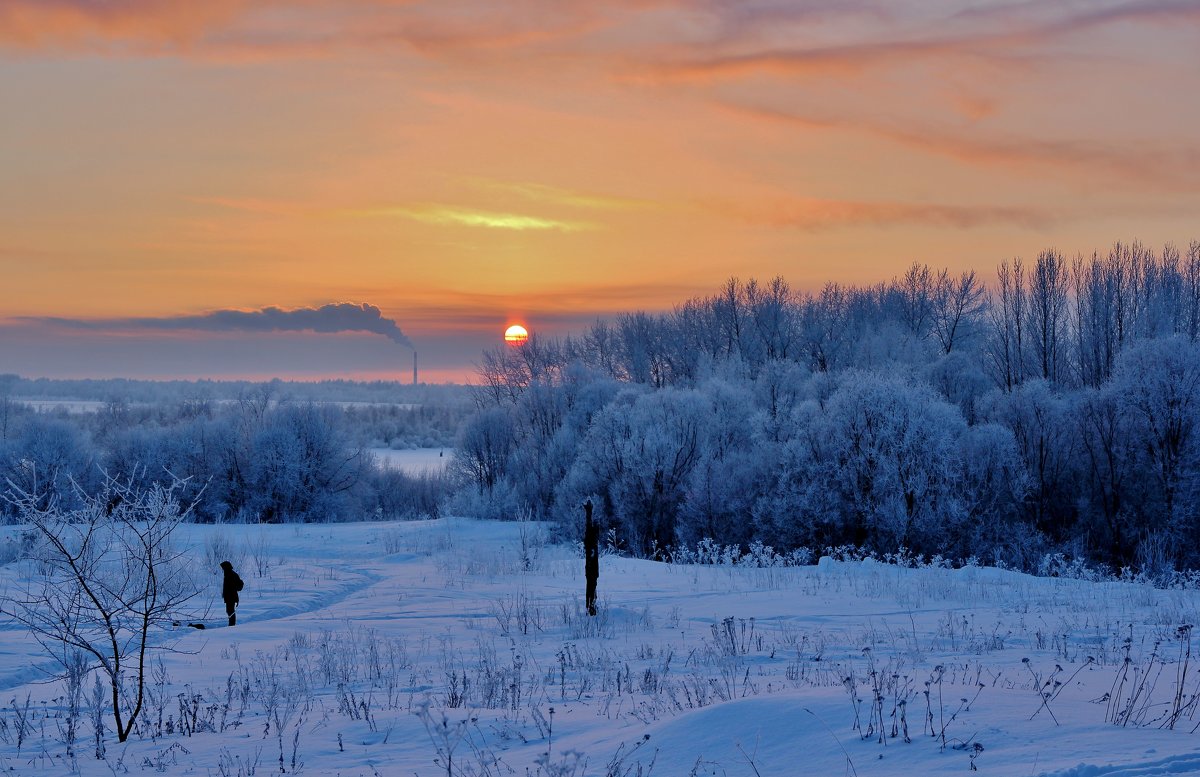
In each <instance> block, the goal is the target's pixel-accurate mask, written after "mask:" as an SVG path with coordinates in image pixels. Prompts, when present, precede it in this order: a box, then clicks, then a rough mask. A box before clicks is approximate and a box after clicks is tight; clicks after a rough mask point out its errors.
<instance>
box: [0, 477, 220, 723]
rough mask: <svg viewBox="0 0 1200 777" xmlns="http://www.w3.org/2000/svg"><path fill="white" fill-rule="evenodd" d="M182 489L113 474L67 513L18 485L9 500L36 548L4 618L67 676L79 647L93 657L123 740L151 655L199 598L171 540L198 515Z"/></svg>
mask: <svg viewBox="0 0 1200 777" xmlns="http://www.w3.org/2000/svg"><path fill="white" fill-rule="evenodd" d="M177 485H178V484H177V483H176V484H174V485H173V486H172V487H169V488H162V487H160V486H158V485H154V486H152V487H150V488H149V489H147V490H140V489H137V488H135V487H134V485H133V483H132V482H131V481H128V480H126V481H119V480H115V479H112V478H106V479H105V482H104V485H103V487H102V488H101V489H100V490H98V491H97V492H96V493H94V494H88V493H82V492H81V493H80V494H78V498H77V500H76V504H77V505H78V507H74V508H70V509H65V508H63V507H60V506H59V505H58V504H55V503H52V504H50V505H49V506H46V505H45V504H44V500H42V499H41V498H40V496H39V495H38V494H34V493H29V492H26V491H23V490H21V489H20V488H12V489H11V490H10V491H9V495H8V498H9V500H10V502H11V504H12V505H13V506H14V507H15V508H16V511H17V514H18V516H19V518H20V520H21V522H23V523H26V524H29V525H30V526H32V527H33V529H34V531H35V532H36V533H37V537H38V543H37V545H36V546H35V548H34V550H33V551H32V558H31V559H30V561H29V564H30V567H29V574H28V577H27V579H26V583H25V584H24V586H23V587H22V588H21V589H20V590H17V591H15V592H6V594H5V596H4V597H3V598H0V612H3V613H4V614H5V615H7V616H8V617H10V618H12V619H13V620H15V621H16V622H18V623H20V624H21V625H23V626H25V627H26V628H27V629H29V633H30V634H31V635H32V636H33V638H34V639H36V640H37V641H38V642H39V643H40V644H41V646H42V647H43V648H44V649H45V651H46V653H47V654H48V655H50V656H51V657H53V658H54V659H55V660H57V661H58V662H59V663H60V664H61V665H62V666H63V668H64V670H65V669H66V668H67V667H68V666H69V665H70V663H71V662H72V654H73V653H75V652H77V651H82V653H83V654H84V655H86V656H87V658H88V659H89V660H91V661H94V665H95V666H96V667H97V668H98V669H99V672H100V674H101V676H103V677H104V678H105V680H106V683H107V685H108V689H109V704H110V705H111V707H110V711H111V713H112V717H113V723H114V731H115V732H116V734H117V739H118V741H121V742H124V741H125V740H126V739H128V737H129V734H130V732H132V730H133V727H134V726H135V725H136V723H137V719H138V716H139V715H140V714H141V711H142V706H143V701H144V699H145V687H146V679H147V673H148V671H149V668H150V667H149V665H148V664H147V658H148V657H149V655H150V651H152V650H155V649H160V648H163V647H164V643H163V642H162V636H163V632H164V631H165V630H166V629H168V628H170V626H171V624H172V623H173V622H174V621H176V620H177V619H179V618H180V617H182V616H183V615H184V611H185V608H186V607H187V605H188V602H189V601H190V600H191V599H192V598H193V597H195V596H196V594H197V592H198V588H197V586H196V583H195V581H194V580H193V579H192V577H191V575H190V573H189V567H188V566H187V565H186V564H185V563H183V558H182V553H181V552H180V550H179V548H178V547H176V546H175V545H174V543H173V539H172V537H173V534H174V532H175V530H176V529H177V528H178V526H179V524H180V523H181V522H182V521H183V520H184V519H185V518H186V517H187V515H188V513H189V512H190V509H191V506H190V505H180V503H179V501H178V500H177V498H176V497H177V493H176V491H177V488H176V487H175V486H177Z"/></svg>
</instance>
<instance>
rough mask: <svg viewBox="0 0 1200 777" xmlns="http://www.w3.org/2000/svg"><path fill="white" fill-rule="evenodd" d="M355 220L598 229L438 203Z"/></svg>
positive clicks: (524, 228)
mask: <svg viewBox="0 0 1200 777" xmlns="http://www.w3.org/2000/svg"><path fill="white" fill-rule="evenodd" d="M352 213H353V214H354V215H358V216H376V217H399V218H405V219H410V220H412V221H419V222H422V223H424V224H438V225H444V226H462V227H480V228H483V229H507V230H513V231H516V232H526V231H557V232H579V231H582V230H587V229H597V228H598V225H596V224H592V223H589V222H585V221H563V220H561V219H552V218H545V217H542V216H530V215H527V214H523V213H504V212H500V211H491V210H479V209H477V208H464V207H459V206H456V205H441V204H438V203H419V204H414V205H396V206H391V207H386V208H370V209H367V210H357V211H353V212H352Z"/></svg>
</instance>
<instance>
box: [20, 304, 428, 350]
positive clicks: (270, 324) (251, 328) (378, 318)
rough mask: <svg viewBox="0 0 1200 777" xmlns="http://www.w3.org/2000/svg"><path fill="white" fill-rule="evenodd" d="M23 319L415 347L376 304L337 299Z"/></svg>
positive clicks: (103, 327)
mask: <svg viewBox="0 0 1200 777" xmlns="http://www.w3.org/2000/svg"><path fill="white" fill-rule="evenodd" d="M21 320H23V321H29V322H36V323H43V324H54V325H56V326H64V327H70V328H72V329H92V330H108V329H149V330H159V331H203V332H323V333H333V332H369V333H371V334H377V335H383V336H384V337H386V338H388V339H389V340H392V341H393V342H396V343H400V344H401V345H407V346H408V347H410V348H411V347H413V344H412V341H411V340H409V339H408V336H407V335H405V334H404V332H402V331H400V327H399V326H398V325H397V324H396V322H395V321H393V320H392V319H390V318H387V317H385V316H384V315H383V313H382V312H381V311H380V310H379V308H377V307H375V306H374V305H368V304H367V303H365V302H364V303H361V304H360V303H353V302H336V303H331V304H328V305H322V306H321V307H319V308H295V309H292V310H284V309H282V308H276V307H267V308H262V309H261V310H214V311H212V312H210V313H202V314H199V315H194V316H165V317H160V318H100V319H83V318H57V317H37V318H31V317H27V318H23V319H21Z"/></svg>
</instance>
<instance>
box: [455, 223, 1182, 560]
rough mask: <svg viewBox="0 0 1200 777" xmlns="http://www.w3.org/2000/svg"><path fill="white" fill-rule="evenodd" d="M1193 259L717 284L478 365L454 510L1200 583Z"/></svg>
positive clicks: (642, 532)
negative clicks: (809, 288)
mask: <svg viewBox="0 0 1200 777" xmlns="http://www.w3.org/2000/svg"><path fill="white" fill-rule="evenodd" d="M1198 337H1200V242H1193V243H1191V245H1189V246H1188V248H1187V250H1186V251H1180V250H1178V249H1177V248H1175V247H1174V246H1170V245H1168V246H1166V247H1165V248H1163V249H1162V250H1161V251H1158V252H1155V251H1152V250H1151V249H1149V248H1147V247H1146V246H1143V245H1141V244H1139V243H1132V244H1123V243H1122V244H1117V245H1115V246H1113V248H1112V249H1111V250H1110V251H1108V252H1107V253H1096V254H1093V255H1091V256H1076V257H1074V258H1072V259H1067V258H1066V257H1064V256H1063V255H1062V254H1060V253H1059V252H1057V251H1054V250H1047V251H1044V252H1042V253H1041V254H1039V255H1038V256H1037V257H1036V259H1034V260H1033V261H1032V262H1024V261H1022V260H1020V259H1014V260H1012V261H1007V262H1004V263H1002V264H1001V265H1000V267H999V268H998V272H997V277H996V282H995V284H994V285H993V286H992V287H991V288H988V287H987V286H985V285H984V283H983V282H982V281H981V280H980V278H979V277H978V275H977V274H976V273H974V272H970V271H968V272H964V273H959V274H953V273H950V272H948V271H945V270H940V271H939V270H936V269H934V268H930V267H928V266H926V265H922V264H914V265H912V266H911V267H910V268H909V269H908V270H907V272H905V273H904V274H903V275H902V276H900V277H897V278H894V279H893V280H892V281H890V282H887V283H881V284H878V285H874V286H868V287H855V286H844V285H839V284H833V283H830V284H827V285H826V286H825V287H824V288H823V289H822V290H821V291H820V292H817V293H811V294H808V293H804V294H802V293H798V292H797V291H795V290H793V289H792V288H791V287H790V286H789V285H788V283H787V282H786V281H784V280H783V279H781V278H776V279H773V280H771V281H769V282H766V283H760V282H758V281H755V280H749V281H746V282H742V281H739V280H737V279H732V280H730V281H728V282H727V283H726V284H725V285H724V286H723V287H722V288H721V289H720V290H719V291H718V292H717V293H716V294H714V295H712V296H708V297H701V298H694V299H690V300H687V301H685V302H683V303H681V304H679V305H677V306H676V307H675V308H674V309H673V310H671V311H670V312H666V313H658V314H653V313H645V312H634V313H628V314H623V315H620V316H618V317H617V318H616V319H615V320H613V321H597V322H596V323H595V324H594V325H592V326H591V327H590V329H588V330H587V331H586V332H584V333H583V334H582V335H580V336H577V337H567V338H563V339H547V338H542V337H538V336H537V335H536V333H535V334H534V335H533V336H532V337H531V338H530V340H529V341H528V342H527V343H526V344H525V345H524V346H521V347H509V346H505V347H501V348H497V349H494V350H491V351H489V352H487V353H485V354H484V355H483V359H482V363H481V366H480V369H479V375H480V384H481V385H480V386H479V388H478V389H477V398H476V401H477V404H478V410H477V412H476V413H475V415H474V416H473V417H472V418H471V419H470V420H469V421H468V422H467V423H466V424H465V425H464V427H463V429H462V431H461V433H460V435H459V439H458V443H457V453H456V456H455V460H454V461H455V465H454V466H455V468H456V471H457V474H458V476H459V477H460V478H462V479H463V481H464V482H465V483H467V484H468V486H469V488H468V489H467V490H466V491H465V492H464V493H463V495H462V496H461V497H460V499H461V500H463V502H462V504H463V505H464V506H466V507H467V508H468V509H473V510H476V511H478V512H482V513H490V514H494V515H502V516H503V515H512V514H515V513H516V512H518V511H523V510H528V511H530V512H531V513H532V514H533V515H535V516H537V517H540V518H548V519H553V520H557V521H559V522H560V525H562V526H563V528H564V530H565V531H567V532H568V533H571V532H578V531H579V523H580V521H581V515H582V513H581V508H580V505H582V503H583V502H584V500H585V499H586V498H589V497H590V498H592V499H593V501H594V503H595V505H596V514H597V518H598V519H600V520H601V521H603V522H604V523H605V525H606V526H607V527H608V528H609V529H610V530H611V531H612V537H613V538H614V540H615V541H616V542H617V543H618V544H620V545H622V546H623V547H624V548H625V549H627V550H628V551H630V552H633V553H636V554H640V555H648V556H653V555H659V556H662V555H665V554H667V553H669V552H670V549H671V548H672V547H675V546H678V545H680V544H691V543H694V542H695V541H697V540H699V539H701V538H704V537H710V538H712V539H714V540H716V541H719V542H722V543H736V544H742V545H743V546H745V545H746V544H747V543H749V542H751V541H755V540H757V541H761V542H766V543H768V544H773V545H775V546H776V547H777V548H780V549H787V548H791V547H798V546H807V547H812V548H824V547H826V546H838V545H846V544H850V545H856V546H860V547H863V548H866V549H870V550H875V551H878V552H891V551H895V550H896V549H897V548H898V547H900V546H904V547H906V548H908V549H909V550H911V551H914V552H920V553H926V554H935V553H940V554H943V555H947V556H952V557H956V558H966V557H970V556H976V557H980V558H983V559H985V560H988V561H991V560H997V559H998V560H1002V561H1004V562H1006V563H1009V564H1012V565H1014V566H1018V567H1024V568H1029V567H1031V566H1033V565H1034V564H1035V563H1036V561H1037V559H1038V558H1040V557H1041V555H1042V554H1045V553H1048V552H1064V553H1068V554H1070V555H1072V556H1074V557H1078V558H1083V559H1088V560H1090V561H1093V562H1099V563H1105V564H1109V565H1112V566H1114V567H1124V566H1133V567H1136V568H1138V569H1140V570H1144V571H1147V572H1151V573H1155V572H1162V571H1167V570H1168V569H1170V568H1175V567H1195V566H1197V565H1198V564H1200V543H1198V542H1197V541H1198V540H1200V436H1198V431H1200V429H1198V424H1200V345H1198V343H1197V340H1198Z"/></svg>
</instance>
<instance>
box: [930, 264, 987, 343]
mask: <svg viewBox="0 0 1200 777" xmlns="http://www.w3.org/2000/svg"><path fill="white" fill-rule="evenodd" d="M986 305H987V291H986V290H985V289H984V288H983V284H981V283H980V282H979V279H978V278H976V276H975V271H974V270H967V271H965V272H963V273H962V274H961V275H959V276H958V277H957V278H951V277H950V273H949V272H948V271H946V270H942V271H941V272H940V273H938V276H937V280H936V281H935V282H934V286H933V301H932V306H933V312H932V318H933V333H934V335H935V336H936V337H937V339H938V343H940V344H941V346H942V353H950V352H951V351H953V350H954V345H955V343H957V342H958V341H959V340H961V339H962V336H963V334H964V333H966V332H968V331H971V330H973V329H974V327H975V325H976V322H977V320H978V318H979V317H980V316H981V315H982V314H983V311H984V309H985V307H986Z"/></svg>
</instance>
